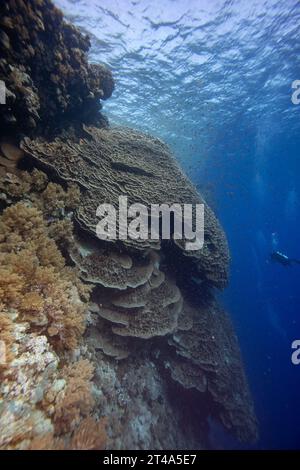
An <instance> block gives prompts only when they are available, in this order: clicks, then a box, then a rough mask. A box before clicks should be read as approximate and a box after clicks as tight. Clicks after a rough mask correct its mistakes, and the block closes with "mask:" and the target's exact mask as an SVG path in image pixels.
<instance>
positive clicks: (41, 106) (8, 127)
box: [0, 0, 114, 134]
mask: <svg viewBox="0 0 300 470" xmlns="http://www.w3.org/2000/svg"><path fill="white" fill-rule="evenodd" d="M0 27H1V30H0V80H3V81H4V82H5V86H6V103H7V105H6V106H3V105H2V106H1V107H0V128H1V132H6V133H7V132H9V131H13V132H16V131H17V132H26V133H27V134H28V133H36V131H37V127H38V128H40V129H41V128H43V132H45V128H48V129H49V130H51V131H53V130H54V129H55V128H57V127H58V126H59V125H60V124H61V123H62V122H64V123H66V122H71V121H73V122H74V119H73V116H76V115H77V114H80V116H81V118H82V120H83V122H97V121H99V122H100V121H101V119H102V121H103V118H102V117H101V115H100V114H99V109H100V99H107V98H109V97H110V96H111V94H112V91H113V88H114V81H113V78H112V75H111V73H110V71H109V70H108V69H107V68H106V67H105V66H104V65H101V64H89V63H88V62H87V59H86V53H87V51H88V49H89V47H90V41H89V38H88V37H87V36H85V35H83V34H81V33H80V32H79V31H78V29H77V28H75V27H74V26H73V25H71V24H69V23H66V22H65V21H64V19H63V16H62V13H61V11H60V10H58V9H57V8H56V7H55V6H54V5H53V4H52V2H51V1H49V0H39V1H37V0H28V1H23V0H15V1H9V2H1V6H0Z"/></svg>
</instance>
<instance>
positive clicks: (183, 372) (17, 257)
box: [0, 0, 257, 449]
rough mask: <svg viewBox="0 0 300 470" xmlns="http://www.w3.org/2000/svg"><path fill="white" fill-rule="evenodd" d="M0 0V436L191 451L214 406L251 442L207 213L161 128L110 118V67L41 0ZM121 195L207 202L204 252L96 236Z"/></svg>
mask: <svg viewBox="0 0 300 470" xmlns="http://www.w3.org/2000/svg"><path fill="white" fill-rule="evenodd" d="M0 9H1V16H0V24H1V32H0V48H1V59H0V80H4V81H5V83H6V87H7V96H6V98H7V104H6V105H1V108H0V111H1V116H0V126H1V139H0V261H1V263H0V448H1V449H102V448H104V447H106V448H108V449H172V448H173V449H202V448H208V447H209V446H210V425H209V418H210V417H213V418H214V419H216V420H218V421H219V422H220V423H222V424H223V426H224V427H225V428H226V429H227V430H228V431H229V432H231V433H232V434H233V435H235V436H236V437H237V438H238V439H239V440H241V441H249V440H250V441H251V440H254V439H255V438H256V437H257V423H256V418H255V414H254V410H253V404H252V401H251V396H250V392H249V389H248V384H247V380H246V378H245V373H244V369H243V364H242V360H241V356H240V352H239V347H238V342H237V338H236V335H235V333H234V330H233V327H232V325H231V322H230V319H229V316H228V315H227V314H226V313H225V312H224V311H223V310H222V309H221V308H220V307H219V306H218V304H217V302H216V300H215V299H214V289H215V288H221V289H222V288H224V287H225V286H226V284H227V280H228V264H229V251H228V246H227V241H226V237H225V234H224V232H223V230H222V228H221V226H220V224H219V222H218V220H217V218H216V217H215V215H214V213H213V211H212V210H211V209H210V207H209V206H208V205H207V204H206V202H205V201H204V200H203V198H202V197H201V195H200V194H199V193H198V192H197V191H196V189H195V188H194V187H193V185H192V184H191V183H190V181H189V180H188V179H187V178H186V176H185V175H184V174H183V172H182V171H181V169H180V168H179V166H178V164H177V163H176V161H175V159H174V157H173V156H172V154H171V152H170V150H169V148H168V147H167V146H166V145H165V144H164V143H163V142H162V141H160V140H159V139H157V138H154V137H152V136H150V135H147V134H143V133H141V132H137V131H135V130H132V129H128V128H117V127H116V128H110V127H108V123H107V121H106V120H105V119H104V118H103V116H101V114H100V113H99V109H100V99H106V98H108V97H109V96H110V95H111V93H112V90H113V86H114V84H113V79H112V76H111V74H110V72H109V71H108V70H107V69H106V68H105V67H104V66H102V65H91V64H88V62H87V60H86V52H87V50H88V47H89V40H88V38H87V37H85V36H84V35H82V34H81V33H80V32H79V31H78V30H77V29H76V28H75V27H73V26H72V25H69V24H67V23H65V21H64V20H63V18H62V14H61V13H60V12H59V10H57V9H56V8H55V7H54V6H53V4H52V3H51V2H50V1H49V0H30V1H28V2H24V1H22V0H15V1H11V2H5V3H4V4H1V7H0ZM25 135H26V136H25ZM122 195H123V196H124V195H125V196H127V197H128V204H131V203H140V204H143V205H145V206H146V207H148V206H149V205H150V204H162V203H164V204H168V205H172V204H175V203H176V204H180V205H182V204H192V205H195V204H197V203H203V204H204V206H205V240H204V247H203V249H201V250H196V251H188V250H186V249H185V243H184V241H180V240H178V239H176V237H171V240H167V241H166V240H164V239H162V237H161V235H159V236H158V238H157V239H156V240H151V239H146V240H144V239H143V240H140V239H135V240H133V239H129V240H117V241H110V242H107V241H101V240H99V239H98V238H97V236H96V224H97V222H98V219H97V216H96V209H97V207H98V205H99V204H100V203H103V202H109V203H110V204H112V205H115V206H116V207H117V206H118V202H119V201H118V200H119V196H122Z"/></svg>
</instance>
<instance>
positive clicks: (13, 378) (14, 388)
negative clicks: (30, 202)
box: [0, 202, 105, 448]
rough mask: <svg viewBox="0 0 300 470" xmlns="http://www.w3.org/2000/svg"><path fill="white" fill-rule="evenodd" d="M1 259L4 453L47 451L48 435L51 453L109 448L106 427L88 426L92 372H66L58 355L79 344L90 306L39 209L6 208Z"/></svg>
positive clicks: (0, 224)
mask: <svg viewBox="0 0 300 470" xmlns="http://www.w3.org/2000/svg"><path fill="white" fill-rule="evenodd" d="M0 260H1V268H0V306H1V313H0V340H1V341H2V344H4V345H5V351H6V352H7V354H6V355H5V361H3V363H2V364H1V366H0V374H1V387H0V401H1V402H2V404H3V408H1V412H0V424H1V430H2V431H1V436H0V448H15V447H17V448H40V447H41V446H42V444H41V443H42V442H43V441H45V439H46V437H45V436H46V435H47V436H48V437H47V442H48V444H49V446H50V448H57V447H61V448H73V447H74V446H75V447H76V446H78V445H79V446H80V445H81V446H82V445H84V444H83V443H81V444H80V443H79V441H78V439H79V436H82V438H83V437H84V438H85V439H87V441H88V442H87V445H89V446H93V445H94V444H95V445H98V444H101V446H102V447H103V445H104V444H103V442H104V437H105V431H104V427H103V424H101V423H100V422H99V423H96V422H94V421H93V423H94V424H93V425H92V426H91V427H90V431H88V428H87V426H86V424H87V423H88V422H90V421H87V422H85V424H84V422H83V419H90V420H91V419H92V418H91V416H90V413H91V411H92V408H93V404H94V401H93V397H92V394H91V379H92V375H93V366H92V365H91V364H90V363H89V361H88V360H81V361H79V362H77V363H76V362H75V363H70V364H69V365H68V366H65V367H63V368H62V369H61V370H59V363H60V359H59V356H60V355H62V353H63V352H64V351H66V353H65V354H67V352H68V351H70V352H72V351H74V350H75V349H76V348H77V347H78V346H79V342H80V340H81V338H82V335H83V332H84V330H85V310H86V305H85V304H84V302H82V300H81V299H80V294H79V291H78V289H77V288H76V285H75V284H74V283H72V282H71V281H70V277H71V276H70V268H66V266H65V260H64V258H63V256H62V254H61V252H60V251H59V249H58V248H57V246H56V243H55V241H54V240H53V239H50V238H49V235H48V227H47V224H46V222H45V220H44V218H43V216H42V213H41V212H40V211H39V210H38V209H37V208H35V207H30V206H27V205H26V204H24V203H22V202H19V203H17V204H14V205H11V206H10V207H7V208H6V209H5V210H4V212H3V214H2V215H1V217H0ZM73 275H75V274H74V273H73ZM77 283H78V284H80V281H79V280H78V282H77ZM83 290H84V289H83ZM62 357H63V356H62ZM22 390H23V392H21V391H22ZM8 424H9V426H8ZM78 426H79V427H78ZM80 426H81V427H80ZM93 426H94V428H93ZM100 428H101V433H100V434H99V432H100ZM4 429H6V431H5V432H4V431H3V430H4ZM91 433H92V434H91ZM93 433H96V434H95V435H93ZM100 437H101V439H102V441H101V442H102V443H101V442H100V440H101V439H100ZM45 442H46V441H45ZM50 442H51V445H50ZM93 443H94V444H93Z"/></svg>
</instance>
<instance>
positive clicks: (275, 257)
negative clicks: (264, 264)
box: [271, 251, 300, 266]
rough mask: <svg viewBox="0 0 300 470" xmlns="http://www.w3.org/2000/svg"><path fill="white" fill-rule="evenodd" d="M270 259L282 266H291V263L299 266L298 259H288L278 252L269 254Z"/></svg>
mask: <svg viewBox="0 0 300 470" xmlns="http://www.w3.org/2000/svg"><path fill="white" fill-rule="evenodd" d="M271 259H272V260H273V261H276V262H277V263H280V264H282V265H283V266H292V264H293V263H295V264H300V260H299V259H295V258H289V257H288V256H287V255H284V254H283V253H281V252H280V251H273V252H272V253H271Z"/></svg>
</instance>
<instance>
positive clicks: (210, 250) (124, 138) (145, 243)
mask: <svg viewBox="0 0 300 470" xmlns="http://www.w3.org/2000/svg"><path fill="white" fill-rule="evenodd" d="M85 130H86V131H88V134H87V137H86V138H84V139H80V141H79V142H76V141H74V139H73V140H71V139H69V140H67V141H66V140H65V139H59V138H56V139H55V140H53V141H45V140H42V139H41V140H35V141H32V140H29V139H26V140H25V142H24V143H23V145H22V148H23V149H24V150H25V151H26V153H27V154H28V155H30V156H31V157H32V158H33V159H34V162H35V164H36V165H37V166H40V167H41V168H44V169H46V171H51V172H53V173H54V174H56V175H57V176H58V177H59V178H60V179H61V180H63V181H66V182H75V183H77V184H79V186H80V187H81V188H82V189H83V191H82V199H81V204H80V207H79V208H78V210H77V211H76V220H77V222H78V223H79V225H80V227H81V228H82V229H83V230H86V231H88V232H89V233H91V234H92V235H94V236H95V235H96V224H97V222H98V221H99V219H97V217H96V210H97V207H98V205H99V204H101V203H104V202H109V203H110V204H112V205H113V206H115V207H118V204H119V196H122V195H123V196H124V195H126V196H127V197H128V204H135V203H137V204H143V205H145V206H146V207H150V205H151V204H168V205H172V204H175V203H178V204H193V205H195V204H201V203H204V201H203V199H202V198H201V196H200V195H199V194H198V193H197V191H196V189H195V188H194V187H193V185H192V184H191V183H190V181H189V180H188V179H187V178H186V176H185V175H184V174H183V172H182V171H181V169H180V168H179V166H178V164H177V163H176V161H175V159H174V157H173V156H172V154H171V152H170V150H169V149H168V147H167V146H166V145H165V144H164V143H163V142H162V141H161V140H159V139H157V138H154V137H152V136H150V135H147V134H143V133H140V132H137V131H135V130H132V129H128V128H112V129H105V128H103V129H98V128H95V127H89V128H86V127H85ZM62 155H63V158H62ZM122 243H123V244H124V245H125V247H127V248H130V247H132V248H133V249H135V250H143V251H145V250H146V249H147V248H151V247H153V248H154V249H157V248H159V246H160V243H159V241H156V240H151V239H148V240H140V239H138V240H131V239H127V240H124V241H123V240H122ZM174 244H175V245H176V246H177V248H178V249H179V250H180V251H181V252H182V253H183V254H184V256H185V257H189V258H190V260H191V261H192V262H193V264H194V265H195V268H196V269H197V270H198V272H199V273H200V275H201V277H202V278H203V279H205V280H207V281H209V282H210V283H211V284H214V285H216V286H217V287H224V286H225V285H226V282H227V271H228V261H229V252H228V246H227V242H226V238H225V236H224V233H223V231H222V229H221V227H220V224H219V223H218V221H217V219H216V217H215V216H214V214H213V212H212V211H211V209H210V208H209V207H208V206H207V204H205V238H204V247H203V249H201V250H196V251H193V250H191V251H188V250H185V249H184V245H183V243H182V240H175V239H174Z"/></svg>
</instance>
